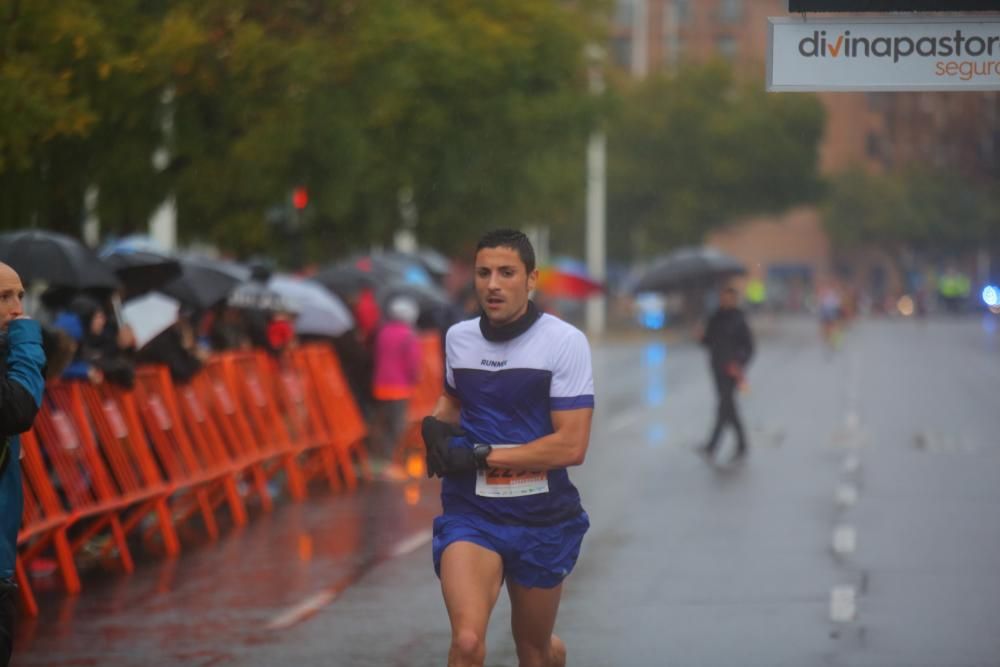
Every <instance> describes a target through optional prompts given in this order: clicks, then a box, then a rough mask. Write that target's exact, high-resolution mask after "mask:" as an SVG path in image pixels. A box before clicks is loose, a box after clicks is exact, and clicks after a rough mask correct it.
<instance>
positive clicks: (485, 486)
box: [476, 445, 549, 498]
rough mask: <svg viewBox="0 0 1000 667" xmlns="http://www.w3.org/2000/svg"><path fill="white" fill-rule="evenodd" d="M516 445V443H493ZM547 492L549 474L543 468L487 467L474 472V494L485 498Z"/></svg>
mask: <svg viewBox="0 0 1000 667" xmlns="http://www.w3.org/2000/svg"><path fill="white" fill-rule="evenodd" d="M493 447H494V448H495V449H497V448H501V447H517V445H493ZM548 492H549V474H548V472H546V471H544V470H510V469H508V468H487V469H486V470H479V471H478V472H477V473H476V495H477V496H484V497H486V498H516V497H520V496H533V495H536V494H539V493H548Z"/></svg>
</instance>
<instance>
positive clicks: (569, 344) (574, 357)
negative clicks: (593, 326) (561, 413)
mask: <svg viewBox="0 0 1000 667" xmlns="http://www.w3.org/2000/svg"><path fill="white" fill-rule="evenodd" d="M549 403H550V406H551V409H552V410H577V409H580V408H592V407H594V373H593V370H592V367H591V362H590V344H589V343H588V342H587V337H586V336H584V335H583V332H582V331H579V330H578V329H572V330H571V331H570V333H569V334H568V335H567V336H565V337H563V339H562V340H561V341H560V343H559V347H558V349H557V350H556V352H555V362H554V364H553V367H552V385H551V388H550V390H549Z"/></svg>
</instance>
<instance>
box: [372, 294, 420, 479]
mask: <svg viewBox="0 0 1000 667" xmlns="http://www.w3.org/2000/svg"><path fill="white" fill-rule="evenodd" d="M419 314H420V309H419V306H418V305H417V303H416V302H415V301H414V300H413V299H411V298H410V297H406V296H397V297H396V298H394V299H393V300H392V301H390V302H389V305H388V308H387V309H386V318H385V320H384V322H383V324H382V326H381V327H380V328H379V329H378V331H377V332H376V334H375V344H374V349H373V352H374V357H375V359H374V362H375V364H374V365H375V369H374V374H373V378H372V394H373V396H374V398H375V402H376V409H375V424H374V426H375V428H374V429H373V438H372V451H371V454H372V459H373V462H374V463H375V464H376V466H377V467H380V468H381V469H382V473H381V474H382V476H383V477H384V478H386V479H390V480H399V479H404V478H405V477H406V474H405V471H404V470H403V468H402V466H400V465H399V464H396V463H394V462H393V460H392V458H393V454H394V452H395V451H396V447H397V446H398V445H399V441H400V439H401V438H402V437H403V433H404V431H405V430H406V417H407V408H408V406H409V402H410V397H411V396H412V395H413V390H414V387H416V385H417V380H418V379H419V375H420V343H419V341H418V340H417V334H416V331H415V330H414V324H416V321H417V316H418V315H419Z"/></svg>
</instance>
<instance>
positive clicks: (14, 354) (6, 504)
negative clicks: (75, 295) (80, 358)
mask: <svg viewBox="0 0 1000 667" xmlns="http://www.w3.org/2000/svg"><path fill="white" fill-rule="evenodd" d="M23 298H24V287H23V286H22V285H21V278H20V277H19V276H18V275H17V273H16V272H15V271H14V269H12V268H10V267H9V266H7V265H6V264H3V263H0V337H2V339H3V340H2V343H0V364H2V375H0V667H6V666H7V664H8V663H9V662H10V656H11V653H12V652H13V650H14V614H15V599H14V591H15V590H16V586H15V584H14V560H15V559H16V558H17V531H18V529H19V527H20V525H21V512H22V506H23V503H24V498H23V496H22V488H21V465H20V463H19V462H18V459H19V458H20V452H21V449H20V442H19V440H18V437H17V434H19V433H23V432H24V431H27V430H28V429H29V428H31V424H32V422H33V421H34V420H35V415H36V414H37V413H38V408H39V406H40V405H41V403H42V390H43V388H44V384H45V381H44V380H43V378H42V369H43V367H44V366H45V354H44V353H43V352H42V331H41V327H39V325H38V323H37V322H34V321H32V320H30V319H28V318H27V317H26V316H25V314H24V311H23V309H22V305H21V301H22V299H23Z"/></svg>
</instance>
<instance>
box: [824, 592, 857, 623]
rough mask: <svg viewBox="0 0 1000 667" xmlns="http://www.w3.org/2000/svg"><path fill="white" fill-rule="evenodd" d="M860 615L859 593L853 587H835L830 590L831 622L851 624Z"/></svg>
mask: <svg viewBox="0 0 1000 667" xmlns="http://www.w3.org/2000/svg"><path fill="white" fill-rule="evenodd" d="M857 615H858V604H857V593H856V592H855V590H854V587H853V586H834V587H833V588H832V589H831V590H830V620H831V621H833V622H834V623H850V622H851V621H853V620H854V619H855V618H857Z"/></svg>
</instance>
